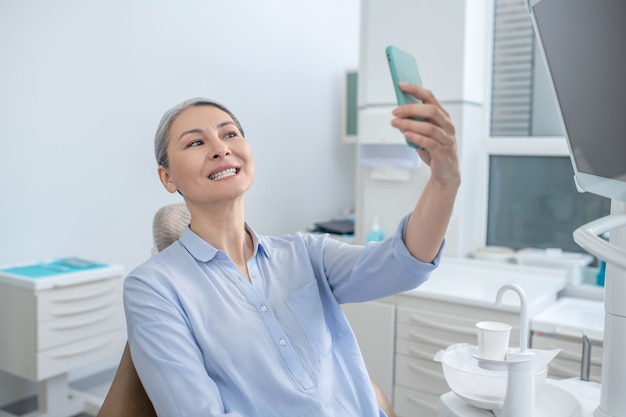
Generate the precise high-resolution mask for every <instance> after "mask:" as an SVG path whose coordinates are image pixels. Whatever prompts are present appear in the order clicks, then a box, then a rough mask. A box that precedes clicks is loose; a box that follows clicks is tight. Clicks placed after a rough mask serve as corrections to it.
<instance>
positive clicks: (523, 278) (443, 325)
mask: <svg viewBox="0 0 626 417" xmlns="http://www.w3.org/2000/svg"><path fill="white" fill-rule="evenodd" d="M504 284H514V285H517V286H519V287H521V288H522V289H523V290H524V293H525V294H526V298H527V308H528V315H529V318H532V317H534V316H535V315H536V314H538V313H539V312H540V311H542V310H544V309H545V308H547V307H548V306H550V305H552V304H553V303H554V302H555V301H556V299H557V294H558V293H559V291H561V290H562V289H563V288H564V287H565V284H566V274H565V272H564V271H558V270H551V269H543V268H530V267H524V266H519V265H507V264H495V263H489V262H479V261H472V260H466V259H452V258H450V259H444V260H443V261H442V263H441V265H440V267H439V268H438V269H437V270H436V271H435V272H433V274H432V276H431V277H430V279H429V280H428V281H427V282H426V283H425V284H423V285H422V286H421V287H418V288H417V289H415V290H412V291H409V292H406V293H402V294H398V295H395V296H392V297H387V298H385V299H382V300H379V301H377V302H375V303H376V306H375V308H373V309H371V310H370V313H376V312H377V311H391V309H395V323H394V328H395V333H394V336H393V339H392V344H393V346H394V348H393V350H392V353H387V354H385V355H377V356H375V357H371V356H370V357H366V358H365V362H366V365H367V367H368V369H377V368H376V367H378V368H380V367H381V366H382V367H384V366H388V364H389V363H391V364H392V366H393V395H392V397H390V398H393V405H394V408H395V410H396V413H397V414H398V417H413V416H435V415H436V412H437V403H438V400H439V397H440V396H441V395H442V394H444V393H446V392H448V391H450V389H449V387H448V385H447V383H446V381H445V379H444V376H443V372H442V369H441V364H440V363H438V362H435V361H434V360H433V358H434V356H435V353H437V352H438V351H439V350H441V349H445V348H447V347H448V346H450V345H453V344H456V343H463V342H466V343H471V344H474V345H475V344H476V343H477V341H476V330H475V324H476V323H477V322H478V321H483V320H493V321H501V322H505V323H509V324H511V325H512V326H513V330H512V332H511V342H510V344H511V346H519V343H520V342H519V340H520V322H519V298H517V299H516V297H517V295H516V294H514V293H511V292H507V293H505V294H504V296H503V299H502V305H501V306H496V305H495V299H496V294H497V292H498V289H499V288H500V287H501V286H502V285H504ZM368 304H372V303H365V304H364V305H368ZM381 304H382V305H385V304H386V305H387V309H384V308H383V307H382V306H381ZM363 308H365V307H363ZM356 312H358V310H353V313H356ZM389 317H391V315H388V316H387V318H389ZM349 319H350V322H351V324H352V325H353V328H354V330H355V333H356V334H357V338H358V339H359V344H360V345H361V349H362V350H365V349H368V345H369V344H370V343H372V344H388V343H389V340H387V341H384V340H381V338H382V337H383V336H384V335H389V333H390V332H389V329H388V324H384V325H383V326H382V327H380V328H379V327H377V326H378V324H377V323H380V322H381V320H380V319H378V320H372V319H371V318H370V317H369V316H368V315H366V314H352V315H351V316H349ZM385 323H386V321H385ZM363 329H366V333H367V334H368V335H379V336H378V337H376V336H369V337H362V335H363V334H364V333H362V332H363V331H364V330H363ZM387 337H389V336H387ZM371 374H372V376H373V377H374V378H375V379H377V378H378V375H377V374H376V373H374V372H371Z"/></svg>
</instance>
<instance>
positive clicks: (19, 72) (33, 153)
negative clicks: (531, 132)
mask: <svg viewBox="0 0 626 417" xmlns="http://www.w3.org/2000/svg"><path fill="white" fill-rule="evenodd" d="M359 7H360V2H359V0H315V1H313V0H309V1H290V0H267V1H263V2H255V1H245V0H229V1H218V0H213V1H209V0H205V1H201V0H185V1H181V2H177V1H176V2H175V1H160V2H155V1H153V0H109V1H99V2H91V1H90V2H86V1H81V0H58V1H54V2H52V1H46V0H2V1H1V2H0V57H1V58H0V143H1V148H0V149H1V150H0V184H1V190H2V192H1V193H0V265H2V264H9V263H14V262H22V261H29V260H31V259H40V258H48V257H56V256H67V255H78V256H83V257H87V258H93V259H96V260H100V261H105V262H112V263H118V264H122V265H124V266H125V267H126V268H128V269H130V268H132V267H134V266H135V265H137V264H138V263H140V262H142V261H143V260H145V259H146V257H147V256H148V255H149V253H150V249H151V246H152V243H151V221H152V215H153V214H154V212H155V211H156V210H157V209H158V208H159V207H160V206H162V205H164V204H167V203H170V202H176V201H179V198H178V196H177V195H174V196H172V195H170V194H168V193H167V192H166V191H165V190H164V189H163V188H162V186H161V184H160V183H159V181H158V178H157V175H156V163H155V162H154V156H153V147H152V140H153V133H154V131H155V129H156V125H157V123H158V121H159V119H160V117H161V115H162V113H163V112H164V111H165V110H166V109H167V108H169V107H170V106H172V105H174V104H176V103H178V102H179V101H182V100H183V99H186V98H189V97H193V96H206V97H209V98H212V99H216V100H218V101H221V102H223V103H224V104H226V105H227V106H229V107H230V108H231V109H232V110H233V111H234V112H235V114H237V116H238V118H239V119H240V121H241V122H242V124H243V126H244V129H245V131H246V136H247V138H248V140H249V141H250V142H251V144H252V149H253V152H254V154H255V162H256V166H257V177H256V182H255V185H254V186H253V188H252V189H251V190H250V192H249V194H248V196H247V213H246V214H247V218H248V221H249V222H250V223H251V224H252V225H253V227H255V228H256V229H257V230H258V231H259V232H261V233H267V234H282V233H287V232H293V231H296V230H299V229H302V228H303V227H305V226H307V225H308V224H309V223H310V222H311V221H312V220H313V219H317V218H324V217H329V216H335V215H337V214H340V213H341V211H342V210H344V209H345V208H346V207H351V206H353V205H354V198H355V197H354V196H355V191H354V182H355V171H356V169H355V148H354V145H348V144H343V143H341V142H340V129H341V120H340V117H341V107H340V106H341V100H342V88H343V84H342V83H343V78H342V77H343V71H344V69H345V68H346V67H356V66H357V64H358V51H359V47H358V42H359V41H358V39H359ZM0 377H3V375H2V373H1V372H0ZM9 386H11V387H15V385H14V384H11V385H9V383H8V382H5V380H4V379H3V378H0V397H2V394H1V393H2V392H3V391H4V392H7V391H8V390H9ZM11 389H13V388H11ZM1 400H2V398H0V401H1Z"/></svg>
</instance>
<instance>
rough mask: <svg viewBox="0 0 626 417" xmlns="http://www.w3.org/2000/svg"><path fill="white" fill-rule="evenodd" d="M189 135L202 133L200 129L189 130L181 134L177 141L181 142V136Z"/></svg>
mask: <svg viewBox="0 0 626 417" xmlns="http://www.w3.org/2000/svg"><path fill="white" fill-rule="evenodd" d="M190 133H203V132H202V129H198V128H195V129H189V130H185V131H184V132H183V133H181V134H180V136H179V137H178V140H181V139H182V138H183V136H185V135H188V134H190Z"/></svg>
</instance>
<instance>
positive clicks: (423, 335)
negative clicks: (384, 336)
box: [396, 324, 478, 359]
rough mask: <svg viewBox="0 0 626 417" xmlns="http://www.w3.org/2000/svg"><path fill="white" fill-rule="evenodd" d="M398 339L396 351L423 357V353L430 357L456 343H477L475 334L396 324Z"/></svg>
mask: <svg viewBox="0 0 626 417" xmlns="http://www.w3.org/2000/svg"><path fill="white" fill-rule="evenodd" d="M397 336H398V339H397V341H396V351H397V352H398V353H402V354H405V355H407V356H414V357H420V358H421V357H423V356H424V354H425V355H427V356H430V358H429V359H432V357H433V356H434V354H435V353H437V351H439V350H440V349H445V348H447V347H448V346H450V345H454V344H456V343H469V344H472V345H476V344H477V343H478V341H477V338H476V334H473V335H466V334H462V335H461V334H454V333H446V332H439V331H436V330H431V329H427V328H421V327H415V326H407V325H405V324H398V333H397Z"/></svg>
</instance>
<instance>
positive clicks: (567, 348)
mask: <svg viewBox="0 0 626 417" xmlns="http://www.w3.org/2000/svg"><path fill="white" fill-rule="evenodd" d="M532 346H533V348H536V349H561V351H560V352H559V354H558V355H557V358H559V359H567V360H570V361H575V362H578V363H580V361H581V358H582V356H583V353H582V352H583V343H582V338H581V340H580V341H579V342H577V341H573V340H567V339H563V338H560V337H550V336H542V335H539V334H537V333H535V334H533V337H532ZM602 352H603V348H602V345H598V344H595V343H592V345H591V364H592V365H602V354H603V353H602Z"/></svg>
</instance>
